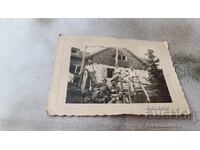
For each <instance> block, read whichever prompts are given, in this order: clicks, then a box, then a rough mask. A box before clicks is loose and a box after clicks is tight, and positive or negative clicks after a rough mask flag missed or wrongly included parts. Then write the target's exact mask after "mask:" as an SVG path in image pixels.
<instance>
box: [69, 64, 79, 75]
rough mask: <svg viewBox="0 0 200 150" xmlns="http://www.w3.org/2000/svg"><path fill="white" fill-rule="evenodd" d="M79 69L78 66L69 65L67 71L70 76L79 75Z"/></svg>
mask: <svg viewBox="0 0 200 150" xmlns="http://www.w3.org/2000/svg"><path fill="white" fill-rule="evenodd" d="M80 68H81V66H80V65H77V64H72V65H70V68H69V71H70V73H72V74H75V73H79V72H80Z"/></svg>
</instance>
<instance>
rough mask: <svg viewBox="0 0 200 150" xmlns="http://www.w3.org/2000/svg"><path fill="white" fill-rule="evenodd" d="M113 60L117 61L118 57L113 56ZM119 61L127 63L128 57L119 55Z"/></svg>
mask: <svg viewBox="0 0 200 150" xmlns="http://www.w3.org/2000/svg"><path fill="white" fill-rule="evenodd" d="M112 58H113V59H115V58H116V55H115V54H113V55H112ZM117 59H118V60H123V61H127V56H124V55H118V57H117Z"/></svg>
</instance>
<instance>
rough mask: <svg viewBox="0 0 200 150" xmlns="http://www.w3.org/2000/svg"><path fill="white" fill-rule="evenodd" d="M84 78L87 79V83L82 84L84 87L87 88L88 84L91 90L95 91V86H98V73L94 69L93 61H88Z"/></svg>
mask: <svg viewBox="0 0 200 150" xmlns="http://www.w3.org/2000/svg"><path fill="white" fill-rule="evenodd" d="M83 78H85V81H84V80H83V81H84V82H83V83H82V84H83V85H84V88H85V87H86V83H88V84H89V90H90V91H91V90H93V88H94V86H95V85H96V84H97V80H96V71H95V69H94V66H93V63H92V60H91V59H89V60H88V61H87V65H86V66H85V67H84V70H83Z"/></svg>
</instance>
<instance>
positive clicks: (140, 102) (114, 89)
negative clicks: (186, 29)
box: [47, 35, 190, 116]
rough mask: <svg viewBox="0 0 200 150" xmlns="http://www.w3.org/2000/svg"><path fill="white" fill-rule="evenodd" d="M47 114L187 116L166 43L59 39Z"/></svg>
mask: <svg viewBox="0 0 200 150" xmlns="http://www.w3.org/2000/svg"><path fill="white" fill-rule="evenodd" d="M47 112H48V114H49V115H58V116H63V115H66V116H72V115H74V116H83V115H84V116H96V115H119V114H131V115H160V116H169V115H170V116H171V115H173V116H174V115H176V116H180V115H189V114H190V109H189V106H188V104H187V101H186V98H185V96H184V93H183V91H182V88H181V86H180V83H179V81H178V78H177V75H176V72H175V69H174V67H173V63H172V61H171V57H170V53H169V50H168V44H167V42H154V41H141V40H133V39H117V38H108V37H90V36H88V37H84V36H64V35H61V36H59V38H58V46H57V48H56V57H55V66H54V76H53V81H52V86H51V90H50V94H49V101H48V106H47Z"/></svg>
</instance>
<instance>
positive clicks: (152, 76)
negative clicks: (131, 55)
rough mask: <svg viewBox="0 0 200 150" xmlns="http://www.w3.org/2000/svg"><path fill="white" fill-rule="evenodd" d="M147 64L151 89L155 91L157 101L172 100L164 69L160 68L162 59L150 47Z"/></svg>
mask: <svg viewBox="0 0 200 150" xmlns="http://www.w3.org/2000/svg"><path fill="white" fill-rule="evenodd" d="M145 55H146V56H147V59H146V61H147V64H148V68H147V69H148V74H149V77H148V81H149V82H150V83H151V86H150V90H151V91H152V92H153V95H154V98H155V97H156V98H155V99H157V100H155V101H163V102H165V101H169V100H171V98H170V95H169V91H168V88H167V85H166V82H165V78H164V75H163V71H162V69H159V67H158V66H159V62H160V60H159V59H158V58H156V56H155V55H154V51H153V50H151V49H148V51H147V53H146V54H145Z"/></svg>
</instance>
